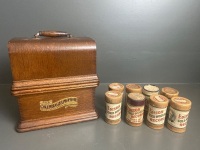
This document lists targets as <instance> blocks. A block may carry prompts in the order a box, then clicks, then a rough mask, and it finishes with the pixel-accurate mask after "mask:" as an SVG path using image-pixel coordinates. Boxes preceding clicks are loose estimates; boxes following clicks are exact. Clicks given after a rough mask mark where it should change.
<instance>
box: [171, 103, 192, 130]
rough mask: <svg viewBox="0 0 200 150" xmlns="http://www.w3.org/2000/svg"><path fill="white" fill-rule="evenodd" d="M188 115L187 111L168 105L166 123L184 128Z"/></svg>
mask: <svg viewBox="0 0 200 150" xmlns="http://www.w3.org/2000/svg"><path fill="white" fill-rule="evenodd" d="M188 116H189V111H179V110H175V109H173V108H172V107H170V108H169V117H168V123H169V124H170V125H171V126H173V127H176V128H185V127H186V126H187V121H188Z"/></svg>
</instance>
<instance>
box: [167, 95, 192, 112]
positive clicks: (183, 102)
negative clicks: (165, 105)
mask: <svg viewBox="0 0 200 150" xmlns="http://www.w3.org/2000/svg"><path fill="white" fill-rule="evenodd" d="M170 106H171V107H173V108H174V109H177V110H183V111H187V110H190V109H191V106H192V102H191V101H190V100H189V99H187V98H185V97H172V99H171V101H170Z"/></svg>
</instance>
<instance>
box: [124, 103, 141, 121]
mask: <svg viewBox="0 0 200 150" xmlns="http://www.w3.org/2000/svg"><path fill="white" fill-rule="evenodd" d="M143 113H144V106H131V105H129V104H127V113H126V119H127V120H128V121H129V122H132V123H141V122H142V121H143Z"/></svg>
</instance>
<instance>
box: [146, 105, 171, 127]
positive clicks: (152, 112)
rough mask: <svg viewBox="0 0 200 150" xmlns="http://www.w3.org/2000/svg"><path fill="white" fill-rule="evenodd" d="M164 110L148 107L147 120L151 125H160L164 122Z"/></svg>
mask: <svg viewBox="0 0 200 150" xmlns="http://www.w3.org/2000/svg"><path fill="white" fill-rule="evenodd" d="M166 110H167V107H166V108H156V107H153V106H151V105H149V111H148V115H147V120H148V121H149V122H151V123H152V124H156V125H161V124H163V123H164V122H165V115H166Z"/></svg>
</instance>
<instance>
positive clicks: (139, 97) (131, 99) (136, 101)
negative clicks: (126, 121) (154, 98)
mask: <svg viewBox="0 0 200 150" xmlns="http://www.w3.org/2000/svg"><path fill="white" fill-rule="evenodd" d="M127 103H129V104H131V105H133V106H143V105H144V104H145V96H144V95H143V94H141V93H129V94H128V99H127Z"/></svg>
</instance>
